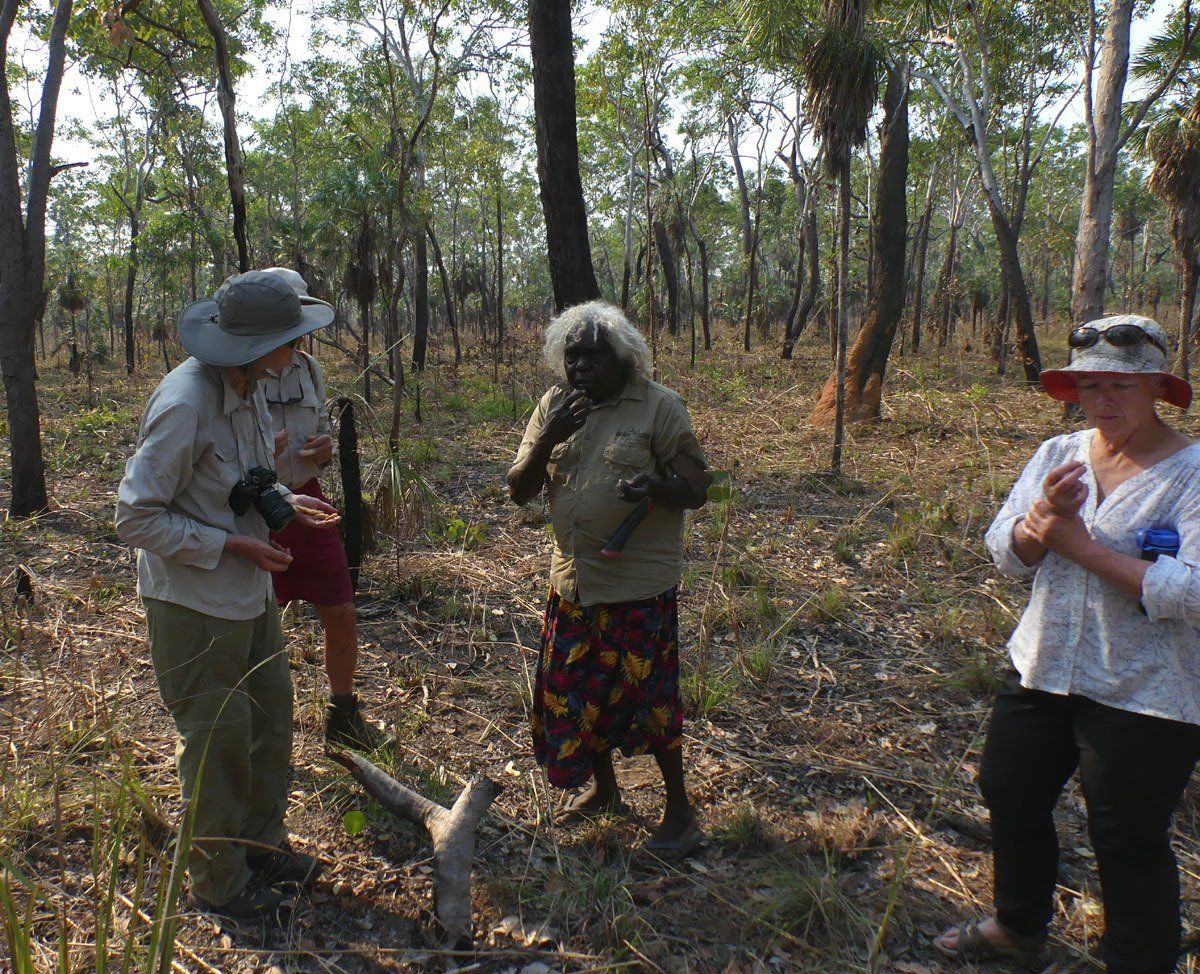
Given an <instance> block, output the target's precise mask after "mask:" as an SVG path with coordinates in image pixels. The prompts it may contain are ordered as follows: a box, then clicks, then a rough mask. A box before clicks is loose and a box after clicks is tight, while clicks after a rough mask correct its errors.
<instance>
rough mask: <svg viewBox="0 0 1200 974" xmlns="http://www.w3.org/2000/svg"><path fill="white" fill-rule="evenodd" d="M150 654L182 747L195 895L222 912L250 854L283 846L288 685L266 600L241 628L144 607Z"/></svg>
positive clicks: (152, 602)
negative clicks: (258, 613)
mask: <svg viewBox="0 0 1200 974" xmlns="http://www.w3.org/2000/svg"><path fill="white" fill-rule="evenodd" d="M142 602H143V604H144V605H145V607H146V627H147V629H148V630H149V633H150V654H151V656H152V657H153V659H154V675H155V677H156V679H157V680H158V689H159V692H160V693H161V694H162V699H163V703H165V704H166V705H167V709H169V710H170V711H171V716H172V717H173V718H174V720H175V727H176V729H177V730H178V731H179V742H178V744H177V745H176V748H175V763H176V767H177V768H178V770H179V784H180V788H181V790H182V793H183V800H184V810H185V814H190V815H191V816H192V846H191V850H190V853H189V855H188V873H189V874H190V876H191V880H192V893H193V895H195V896H198V897H200V898H201V899H203V900H206V901H208V902H209V903H211V904H215V905H218V906H219V905H221V904H223V903H226V902H228V901H229V900H231V899H233V898H234V897H235V896H237V895H238V894H239V893H241V891H242V890H243V889H244V888H245V886H246V884H247V883H248V882H249V880H250V875H251V874H250V869H249V868H248V867H247V865H246V853H247V850H249V851H250V853H251V854H254V852H255V851H256V850H263V851H265V850H264V847H269V846H277V845H279V843H281V842H282V841H283V840H284V838H285V837H286V832H285V830H284V827H283V816H284V812H285V811H286V809H287V784H288V768H289V764H290V762H291V756H292V677H291V671H290V670H289V668H288V659H287V653H286V652H285V650H284V646H283V635H282V633H281V632H280V630H279V610H278V609H277V608H276V606H275V602H274V600H272V599H268V601H267V604H266V605H265V606H264V607H263V613H262V615H260V616H258V618H256V619H250V620H247V621H234V620H229V619H218V618H216V617H214V616H210V615H206V614H205V613H202V612H197V611H195V610H194V609H188V608H185V607H183V606H181V605H175V604H174V603H171V602H163V601H160V600H158V599H149V598H147V599H143V600H142Z"/></svg>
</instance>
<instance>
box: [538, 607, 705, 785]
mask: <svg viewBox="0 0 1200 974" xmlns="http://www.w3.org/2000/svg"><path fill="white" fill-rule="evenodd" d="M678 636H679V612H678V606H677V603H676V590H675V589H674V588H671V589H670V590H668V591H666V592H664V593H663V594H662V595H659V596H656V597H655V598H652V599H642V600H640V601H637V602H620V603H616V604H613V605H587V606H584V605H578V604H577V603H575V602H571V601H570V600H569V599H564V598H563V597H562V596H560V595H559V594H558V593H557V592H555V591H554V590H553V589H551V591H550V598H549V601H548V602H547V604H546V619H545V624H544V625H543V628H542V649H541V654H540V656H539V658H538V668H537V678H536V682H535V684H534V690H533V714H532V720H531V723H532V731H533V749H534V754H535V756H536V757H537V760H538V763H539V764H541V765H543V766H544V767H545V768H546V771H547V774H548V775H549V778H550V783H551V784H553V785H555V786H557V787H559V788H578V787H580V786H582V785H583V784H585V783H586V782H587V781H588V779H589V778H591V776H592V757H593V755H595V754H603V753H606V752H608V751H611V750H612V749H614V748H620V750H621V753H622V754H625V755H626V756H628V755H632V754H644V753H646V752H647V751H661V750H668V749H670V748H674V747H678V746H679V743H680V735H681V734H682V732H683V704H682V702H681V701H680V698H679V648H678V643H677V640H678Z"/></svg>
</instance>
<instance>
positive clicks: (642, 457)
mask: <svg viewBox="0 0 1200 974" xmlns="http://www.w3.org/2000/svg"><path fill="white" fill-rule="evenodd" d="M604 462H605V463H606V464H608V466H610V467H611V468H613V469H614V470H616V471H617V472H618V473H620V474H621V475H622V476H626V477H627V476H630V475H632V474H636V473H642V472H649V471H651V470H652V469H653V467H654V457H653V456H652V455H651V453H650V448H649V447H647V446H645V445H643V444H641V443H631V442H629V441H628V440H613V442H611V443H610V444H608V446H606V447H605V448H604Z"/></svg>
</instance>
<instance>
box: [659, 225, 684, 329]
mask: <svg viewBox="0 0 1200 974" xmlns="http://www.w3.org/2000/svg"><path fill="white" fill-rule="evenodd" d="M654 246H655V249H657V251H658V262H659V264H660V265H661V266H662V272H663V282H664V283H665V284H666V285H667V327H668V328H669V329H670V330H671V334H672V335H678V334H679V274H678V272H677V267H676V263H675V251H674V250H673V249H672V248H671V238H670V237H668V236H667V228H666V226H665V225H664V224H663V222H662V220H655V221H654Z"/></svg>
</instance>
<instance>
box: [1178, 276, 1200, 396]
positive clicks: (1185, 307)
mask: <svg viewBox="0 0 1200 974" xmlns="http://www.w3.org/2000/svg"><path fill="white" fill-rule="evenodd" d="M1183 265H1184V266H1183V293H1182V295H1180V299H1179V365H1178V371H1179V375H1180V376H1181V377H1182V378H1183V379H1185V380H1187V381H1191V362H1190V358H1191V355H1190V352H1191V348H1190V346H1191V343H1192V319H1193V317H1194V316H1195V314H1196V282H1197V278H1198V277H1200V261H1197V260H1196V255H1195V253H1194V252H1190V253H1187V254H1185V255H1184V259H1183Z"/></svg>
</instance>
